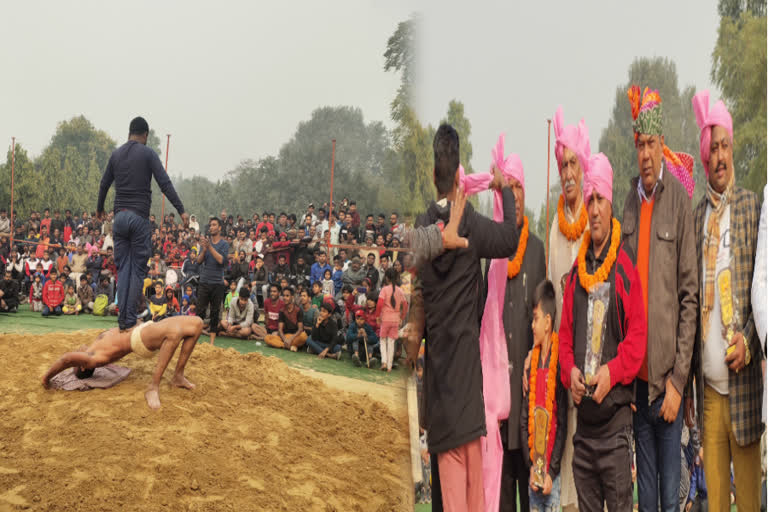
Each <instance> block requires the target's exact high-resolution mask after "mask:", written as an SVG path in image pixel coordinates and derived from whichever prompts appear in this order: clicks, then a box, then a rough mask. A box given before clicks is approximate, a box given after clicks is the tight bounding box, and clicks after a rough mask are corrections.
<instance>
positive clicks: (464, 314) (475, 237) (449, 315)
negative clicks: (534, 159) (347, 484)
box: [417, 125, 518, 510]
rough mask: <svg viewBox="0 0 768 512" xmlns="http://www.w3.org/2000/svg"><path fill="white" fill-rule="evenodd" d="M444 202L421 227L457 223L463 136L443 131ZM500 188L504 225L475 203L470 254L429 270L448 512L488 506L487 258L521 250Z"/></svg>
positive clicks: (431, 409)
mask: <svg viewBox="0 0 768 512" xmlns="http://www.w3.org/2000/svg"><path fill="white" fill-rule="evenodd" d="M433 148H434V154H435V171H434V173H435V186H436V187H437V192H438V199H439V200H438V201H437V202H433V203H432V204H431V205H430V206H429V208H428V210H427V212H426V213H425V214H423V215H421V216H420V217H419V219H418V220H417V225H418V226H421V225H430V224H436V223H440V222H442V223H443V224H447V223H448V220H449V217H450V205H449V204H448V201H449V200H453V199H454V197H455V196H456V192H457V189H458V185H459V170H458V169H459V137H458V134H457V133H456V130H454V129H453V128H452V127H451V126H449V125H442V126H440V128H439V129H438V131H437V134H436V135H435V140H434V143H433ZM491 187H492V188H496V189H500V190H501V191H502V198H503V205H504V222H503V223H496V222H493V221H492V220H490V219H488V218H486V217H483V216H482V215H480V214H478V213H477V212H475V211H474V209H473V208H472V205H471V204H467V206H466V209H465V211H464V216H463V218H462V221H461V223H460V224H459V230H458V232H459V235H460V236H463V237H466V238H468V239H469V247H468V248H466V249H458V250H456V251H452V252H447V253H444V254H442V255H441V256H439V257H437V258H435V259H434V260H432V261H431V262H430V263H427V264H425V265H424V266H423V267H422V269H421V271H420V273H419V275H420V278H421V281H422V284H423V296H424V313H425V322H426V325H425V333H426V339H427V348H426V357H425V372H424V373H425V377H424V378H425V386H424V392H425V393H424V394H425V399H426V426H427V436H428V439H429V451H430V452H431V453H434V454H437V456H438V467H439V472H440V481H441V490H442V495H443V503H445V506H446V509H448V510H451V509H454V508H456V509H458V510H481V509H482V506H483V485H482V457H481V450H480V437H482V436H484V435H485V434H486V428H485V406H484V402H483V375H482V368H481V366H480V344H479V339H480V321H479V319H480V313H481V310H482V304H481V301H480V299H481V293H482V291H481V288H482V272H481V268H480V259H481V258H507V257H509V256H511V255H513V254H514V253H515V251H516V250H517V241H518V231H517V227H516V222H515V198H514V195H513V193H512V190H511V189H510V188H509V186H508V184H507V183H506V180H504V178H503V176H502V175H501V173H500V172H499V171H498V170H496V171H495V175H494V180H493V182H492V183H491Z"/></svg>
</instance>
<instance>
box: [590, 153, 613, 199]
mask: <svg viewBox="0 0 768 512" xmlns="http://www.w3.org/2000/svg"><path fill="white" fill-rule="evenodd" d="M593 192H597V193H598V194H600V195H601V196H603V197H604V198H606V199H607V200H608V201H610V202H611V203H613V168H612V167H611V162H609V161H608V157H606V156H605V155H604V154H602V153H597V154H596V155H592V156H591V157H589V162H588V163H587V170H586V172H585V173H584V204H589V198H590V197H592V193H593Z"/></svg>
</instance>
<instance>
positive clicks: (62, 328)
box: [0, 304, 406, 384]
mask: <svg viewBox="0 0 768 512" xmlns="http://www.w3.org/2000/svg"><path fill="white" fill-rule="evenodd" d="M113 327H117V317H114V316H108V317H100V316H93V315H89V314H83V315H78V316H64V315H62V316H58V317H43V316H42V315H41V314H40V313H33V312H32V311H30V310H29V305H27V304H23V305H22V306H21V307H20V308H19V312H18V313H0V334H2V333H23V334H47V333H51V332H72V331H79V330H87V329H102V330H103V329H111V328H113ZM84 341H85V340H84ZM199 343H208V337H207V336H205V335H203V336H200V340H199ZM216 346H217V347H221V348H233V349H235V350H237V351H238V352H241V353H244V354H245V353H248V352H260V353H262V354H264V355H265V356H274V357H279V358H280V359H282V360H283V361H285V362H286V364H288V365H289V366H292V367H295V368H306V369H311V370H315V371H318V372H323V373H330V374H333V375H340V376H343V377H349V378H353V379H359V380H364V381H368V382H375V383H379V384H394V383H399V382H401V381H402V379H403V378H404V377H405V376H406V371H405V369H404V368H403V367H402V366H401V367H400V368H398V369H395V370H392V373H390V374H387V373H386V372H382V371H381V370H379V369H378V368H376V369H370V370H369V369H368V368H365V367H362V368H358V367H356V366H354V365H353V364H352V360H351V359H350V358H349V356H348V355H346V354H345V357H344V358H343V359H342V360H341V361H336V360H333V359H318V358H317V356H315V355H312V354H308V353H307V352H305V351H303V352H290V351H288V350H281V349H275V348H272V347H268V346H265V345H264V344H263V342H262V343H261V344H260V345H258V344H257V342H255V341H249V340H239V339H235V338H229V337H226V336H217V337H216Z"/></svg>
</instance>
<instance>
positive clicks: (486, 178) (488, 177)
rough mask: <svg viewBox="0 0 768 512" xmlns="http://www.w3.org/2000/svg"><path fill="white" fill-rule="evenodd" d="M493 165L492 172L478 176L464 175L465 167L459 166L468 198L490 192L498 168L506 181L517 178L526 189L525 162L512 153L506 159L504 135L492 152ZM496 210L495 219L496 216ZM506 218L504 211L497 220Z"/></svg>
mask: <svg viewBox="0 0 768 512" xmlns="http://www.w3.org/2000/svg"><path fill="white" fill-rule="evenodd" d="M491 160H492V161H493V163H492V164H491V169H490V172H488V173H477V174H464V166H462V165H461V164H459V174H460V176H461V177H460V181H461V186H462V187H464V193H465V194H467V195H468V196H471V195H473V194H477V193H479V192H482V191H484V190H488V185H490V183H491V181H493V168H494V167H498V168H499V170H500V171H501V174H503V175H504V177H505V178H506V179H510V178H515V179H516V180H517V181H519V182H520V185H522V187H523V188H525V174H524V173H523V162H522V161H521V160H520V157H519V156H517V155H516V154H514V153H510V154H509V156H508V157H507V158H506V159H504V134H503V133H502V134H501V135H499V140H498V142H496V146H495V147H494V148H493V149H492V150H491ZM495 213H496V212H495V209H494V217H496V215H495ZM503 218H504V214H503V211H502V214H501V218H499V219H496V220H497V221H499V222H501V220H502V219H503Z"/></svg>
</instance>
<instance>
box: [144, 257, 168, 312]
mask: <svg viewBox="0 0 768 512" xmlns="http://www.w3.org/2000/svg"><path fill="white" fill-rule="evenodd" d="M167 272H168V265H166V264H165V261H163V260H162V259H161V253H160V251H155V253H154V254H153V255H152V261H150V262H149V271H148V272H147V277H148V279H151V280H152V281H157V280H161V281H163V282H165V274H166V273H167ZM150 309H152V307H151V306H150Z"/></svg>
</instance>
